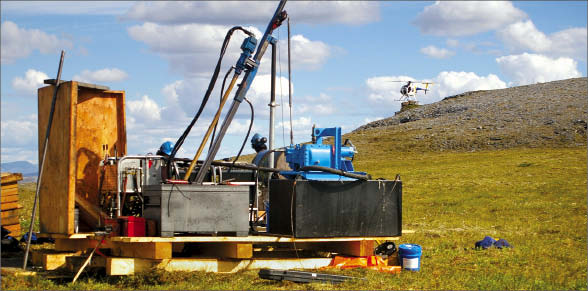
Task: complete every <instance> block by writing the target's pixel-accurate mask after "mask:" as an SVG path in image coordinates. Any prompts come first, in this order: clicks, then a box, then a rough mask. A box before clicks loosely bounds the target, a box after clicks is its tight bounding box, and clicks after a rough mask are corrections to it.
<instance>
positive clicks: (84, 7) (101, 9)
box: [1, 1, 133, 15]
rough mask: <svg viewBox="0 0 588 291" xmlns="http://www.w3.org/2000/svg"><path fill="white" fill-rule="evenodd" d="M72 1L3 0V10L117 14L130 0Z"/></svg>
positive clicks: (67, 13) (128, 6)
mask: <svg viewBox="0 0 588 291" xmlns="http://www.w3.org/2000/svg"><path fill="white" fill-rule="evenodd" d="M72 3H74V2H71V1H2V2H1V6H2V12H3V13H7V14H11V15H14V14H22V15H78V14H89V15H117V14H123V13H125V12H126V11H127V10H128V9H129V8H130V7H131V6H132V5H133V2H130V1H85V2H83V3H77V4H75V5H72Z"/></svg>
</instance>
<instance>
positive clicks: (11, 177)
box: [0, 173, 22, 187]
mask: <svg viewBox="0 0 588 291" xmlns="http://www.w3.org/2000/svg"><path fill="white" fill-rule="evenodd" d="M21 180H22V174H21V173H2V176H0V184H1V185H2V187H4V185H6V184H10V183H16V182H18V181H21Z"/></svg>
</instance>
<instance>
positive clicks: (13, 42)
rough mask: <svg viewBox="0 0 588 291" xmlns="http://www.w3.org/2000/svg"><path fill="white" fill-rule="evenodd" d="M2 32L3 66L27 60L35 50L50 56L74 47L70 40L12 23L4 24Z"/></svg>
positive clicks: (6, 22)
mask: <svg viewBox="0 0 588 291" xmlns="http://www.w3.org/2000/svg"><path fill="white" fill-rule="evenodd" d="M2 3H4V2H2ZM1 30H2V33H1V39H2V40H1V55H2V57H1V62H2V63H3V64H4V63H13V62H14V61H15V60H17V59H20V58H25V57H27V56H28V55H30V54H31V53H32V52H33V51H35V50H38V51H40V52H41V53H42V54H50V53H57V52H58V51H59V50H60V49H64V48H70V47H71V46H72V43H71V42H70V41H68V40H64V39H59V38H57V36H55V35H53V34H47V33H45V32H43V31H41V30H39V29H25V28H20V27H18V25H17V24H16V23H14V22H12V21H4V22H2V29H1Z"/></svg>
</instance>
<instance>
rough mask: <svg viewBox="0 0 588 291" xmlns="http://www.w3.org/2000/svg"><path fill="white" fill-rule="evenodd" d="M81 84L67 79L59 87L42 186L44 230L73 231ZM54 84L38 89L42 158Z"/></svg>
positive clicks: (56, 231) (51, 231)
mask: <svg viewBox="0 0 588 291" xmlns="http://www.w3.org/2000/svg"><path fill="white" fill-rule="evenodd" d="M77 89H78V88H77V85H76V84H74V83H73V82H65V83H62V84H61V85H60V86H59V91H58V94H57V95H58V96H57V100H58V101H57V102H56V104H55V113H54V116H53V125H52V128H51V138H50V140H49V144H48V148H47V157H46V160H45V165H44V167H45V168H44V169H43V175H44V177H43V181H42V183H41V185H40V197H39V221H40V226H41V232H48V233H64V234H68V233H73V226H74V225H73V208H74V196H73V194H74V190H75V184H76V180H75V175H74V174H73V171H74V169H75V167H73V166H72V165H75V154H73V147H72V145H73V140H72V139H73V138H74V136H72V132H73V131H72V130H73V128H74V126H75V124H74V121H75V120H74V119H73V116H75V112H74V111H75V106H74V104H75V103H76V102H77V92H78V90H77ZM53 91H54V86H46V87H43V88H40V89H39V90H38V113H39V117H38V139H39V160H41V158H42V157H41V155H42V153H43V150H44V149H43V146H44V142H45V134H46V132H45V131H46V130H47V123H48V120H49V111H50V109H51V101H52V98H53Z"/></svg>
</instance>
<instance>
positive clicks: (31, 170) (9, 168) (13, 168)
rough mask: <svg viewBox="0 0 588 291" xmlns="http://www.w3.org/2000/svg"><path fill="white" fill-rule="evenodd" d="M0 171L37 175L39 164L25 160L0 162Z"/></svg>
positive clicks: (26, 175) (24, 175) (30, 175)
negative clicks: (0, 169)
mask: <svg viewBox="0 0 588 291" xmlns="http://www.w3.org/2000/svg"><path fill="white" fill-rule="evenodd" d="M0 166H1V168H2V172H3V173H4V172H9V173H21V174H22V176H23V177H37V175H38V173H39V166H38V165H36V164H32V163H29V162H27V161H16V162H9V163H1V164H0Z"/></svg>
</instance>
